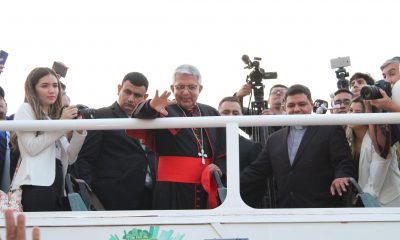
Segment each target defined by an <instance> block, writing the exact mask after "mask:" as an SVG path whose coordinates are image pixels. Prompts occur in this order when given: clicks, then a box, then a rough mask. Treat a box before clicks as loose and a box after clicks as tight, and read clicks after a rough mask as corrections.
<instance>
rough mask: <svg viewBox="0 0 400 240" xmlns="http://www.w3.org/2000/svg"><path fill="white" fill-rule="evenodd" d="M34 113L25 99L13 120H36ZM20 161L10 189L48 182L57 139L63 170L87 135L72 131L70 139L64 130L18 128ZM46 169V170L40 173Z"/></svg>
mask: <svg viewBox="0 0 400 240" xmlns="http://www.w3.org/2000/svg"><path fill="white" fill-rule="evenodd" d="M35 119H36V118H35V114H34V112H33V109H32V107H31V106H30V105H29V104H28V103H24V104H22V105H21V107H20V108H19V109H18V111H17V113H15V120H16V121H17V120H35ZM16 133H17V136H18V147H19V150H20V154H21V158H22V160H21V165H20V166H19V169H18V172H17V174H16V176H15V179H14V182H13V185H12V189H16V188H18V187H19V186H20V185H35V186H50V185H51V184H52V183H53V182H54V179H55V174H56V171H55V169H56V141H60V147H61V149H60V151H61V152H60V154H61V156H60V160H61V163H62V166H63V174H64V176H65V173H66V172H67V167H68V165H69V164H72V163H73V162H74V161H75V160H76V156H77V155H78V152H79V150H80V149H81V146H82V144H83V141H84V139H85V137H86V131H85V132H84V134H79V133H77V132H76V131H74V134H73V136H72V139H71V142H68V140H67V138H66V137H65V136H64V131H45V132H41V133H40V134H39V135H37V132H36V131H17V132H16ZM43 173H46V174H43Z"/></svg>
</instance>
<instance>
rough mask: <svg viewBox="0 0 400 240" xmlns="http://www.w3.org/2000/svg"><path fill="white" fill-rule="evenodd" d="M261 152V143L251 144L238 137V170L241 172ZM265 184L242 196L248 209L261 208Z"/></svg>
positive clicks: (254, 187) (256, 186)
mask: <svg viewBox="0 0 400 240" xmlns="http://www.w3.org/2000/svg"><path fill="white" fill-rule="evenodd" d="M261 150H262V145H261V143H258V142H253V141H251V140H249V139H246V138H244V137H242V136H239V165H240V166H239V168H240V171H243V170H244V169H245V168H246V167H247V166H249V165H250V164H251V163H252V162H254V161H255V160H256V158H257V156H258V155H259V154H260V152H261ZM266 185H267V182H266V181H265V182H259V183H258V184H257V185H255V186H253V190H252V191H249V192H247V193H246V194H242V199H243V201H244V202H245V203H246V204H247V205H249V206H250V207H253V208H257V207H261V200H262V197H263V195H264V192H265V189H266Z"/></svg>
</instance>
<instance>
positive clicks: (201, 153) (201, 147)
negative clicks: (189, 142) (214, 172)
mask: <svg viewBox="0 0 400 240" xmlns="http://www.w3.org/2000/svg"><path fill="white" fill-rule="evenodd" d="M177 105H178V104H177ZM178 107H179V109H180V110H181V111H182V113H183V115H184V116H185V117H187V115H186V113H185V111H184V110H183V109H182V108H181V106H179V105H178ZM196 107H197V110H198V111H199V117H201V112H200V108H199V106H198V105H196ZM191 130H192V133H193V136H194V138H195V139H196V142H197V146H198V149H199V152H198V153H197V155H198V156H199V157H201V163H202V164H205V163H206V161H205V158H207V157H208V156H207V153H205V152H204V141H203V128H200V139H199V137H198V136H197V134H196V132H195V131H194V129H193V128H191Z"/></svg>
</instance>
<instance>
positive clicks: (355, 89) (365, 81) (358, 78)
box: [350, 72, 375, 97]
mask: <svg viewBox="0 0 400 240" xmlns="http://www.w3.org/2000/svg"><path fill="white" fill-rule="evenodd" d="M374 83H375V80H374V79H373V78H372V77H371V76H370V75H369V74H365V73H360V72H357V73H354V74H353V76H351V78H350V91H351V92H352V93H353V95H354V97H357V96H360V91H361V88H362V87H364V86H367V85H374Z"/></svg>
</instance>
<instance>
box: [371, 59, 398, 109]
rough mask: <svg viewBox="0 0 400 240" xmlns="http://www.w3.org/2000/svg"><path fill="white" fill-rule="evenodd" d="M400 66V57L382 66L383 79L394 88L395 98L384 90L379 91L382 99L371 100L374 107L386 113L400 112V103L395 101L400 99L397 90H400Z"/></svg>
mask: <svg viewBox="0 0 400 240" xmlns="http://www.w3.org/2000/svg"><path fill="white" fill-rule="evenodd" d="M399 65H400V57H394V58H391V59H389V60H387V61H385V62H384V63H383V64H382V66H381V70H382V75H383V78H384V79H385V81H386V82H389V83H390V84H391V86H392V92H393V96H392V97H390V96H388V94H387V93H386V92H385V91H384V90H382V89H379V92H380V93H381V95H382V98H379V99H374V100H371V104H372V105H373V106H375V107H377V108H379V109H382V110H384V111H386V112H400V102H397V103H396V102H395V101H393V100H394V99H398V98H400V96H398V90H397V89H399V88H400V84H399V83H397V82H398V81H399V80H400V70H399ZM396 83H397V84H396Z"/></svg>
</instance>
